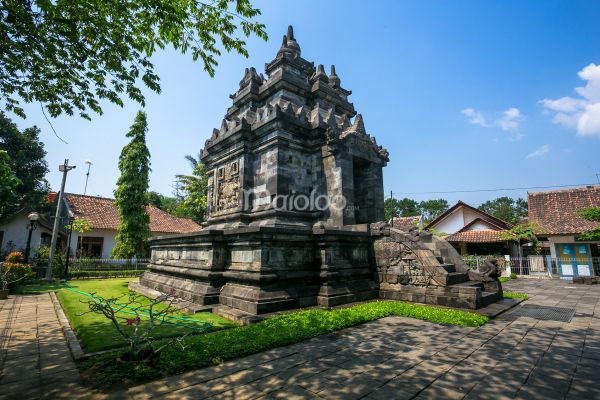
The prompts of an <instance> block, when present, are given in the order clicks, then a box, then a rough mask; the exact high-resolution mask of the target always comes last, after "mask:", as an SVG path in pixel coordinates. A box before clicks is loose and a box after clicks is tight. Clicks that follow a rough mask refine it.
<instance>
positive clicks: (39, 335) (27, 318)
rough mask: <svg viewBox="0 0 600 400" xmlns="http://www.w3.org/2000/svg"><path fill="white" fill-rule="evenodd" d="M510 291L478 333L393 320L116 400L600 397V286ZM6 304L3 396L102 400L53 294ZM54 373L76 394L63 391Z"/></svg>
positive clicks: (516, 284) (529, 285)
mask: <svg viewBox="0 0 600 400" xmlns="http://www.w3.org/2000/svg"><path fill="white" fill-rule="evenodd" d="M505 288H506V289H508V290H512V291H519V292H525V293H528V294H530V295H531V298H530V300H528V301H526V302H524V303H522V305H521V306H519V307H517V308H516V309H514V310H512V311H510V312H509V313H507V314H505V315H503V316H501V317H500V318H498V319H496V320H493V321H491V322H490V323H488V324H486V325H485V326H484V327H482V328H479V329H474V328H464V327H452V326H443V325H439V324H433V323H428V322H423V321H418V320H413V319H408V318H398V317H389V318H384V319H381V320H379V321H374V322H371V323H367V324H364V325H361V326H358V327H354V328H349V329H346V330H343V331H340V332H336V333H333V334H330V335H325V336H321V337H318V338H315V339H312V340H309V341H306V342H303V343H298V344H295V345H291V346H287V347H282V348H278V349H274V350H271V351H267V352H263V353H260V354H256V355H253V356H250V357H246V358H243V359H240V360H236V361H232V362H227V363H224V364H222V365H220V366H217V367H211V368H205V369H201V370H197V371H192V372H188V373H185V374H182V375H177V376H173V377H169V378H166V379H162V380H158V381H155V382H152V383H148V384H144V385H140V386H137V387H133V388H131V389H129V390H128V391H123V392H118V393H113V394H112V396H111V397H114V398H127V399H146V398H166V399H188V398H189V399H236V400H237V399H281V398H285V399H286V400H291V399H359V398H364V399H386V400H388V399H410V398H418V399H462V398H466V399H499V400H502V399H512V398H518V399H562V398H567V399H580V398H585V399H593V398H599V399H600V385H598V384H597V376H598V371H600V319H599V317H600V308H599V307H600V306H598V304H599V302H600V285H595V286H584V285H573V284H570V283H568V282H563V281H537V280H525V279H519V280H516V281H512V282H510V283H508V284H506V285H505ZM0 307H1V308H0V328H2V327H4V326H5V325H6V323H7V321H8V322H9V323H11V322H10V321H12V323H11V326H10V327H9V331H10V334H9V335H8V336H9V337H10V342H9V344H8V356H7V358H6V362H5V364H4V370H3V372H2V375H3V376H2V378H1V379H0V397H1V396H2V395H3V394H4V396H5V397H21V398H31V397H37V396H41V395H42V394H43V395H46V396H47V397H55V396H54V393H56V394H63V395H66V396H65V397H71V398H72V397H75V396H74V395H76V394H79V395H80V397H83V398H85V397H92V395H91V394H90V393H89V392H88V394H86V393H85V391H82V389H81V388H80V386H79V385H78V378H77V372H76V371H75V370H74V365H73V363H72V361H71V360H70V358H69V357H68V350H67V348H66V345H65V344H64V343H65V342H64V337H63V335H62V332H61V331H60V328H59V326H58V322H57V319H56V316H55V313H54V310H53V309H52V305H51V303H50V300H49V297H47V295H41V296H28V297H19V298H17V299H11V300H9V301H7V302H4V304H2V303H1V302H0ZM33 315H35V318H33ZM528 315H529V316H528ZM566 321H568V322H566ZM36 327H37V328H36ZM5 336H7V335H5ZM0 343H1V342H0ZM50 351H52V352H54V353H55V354H53V355H52V356H51V357H47V356H46V355H45V354H47V352H50ZM17 360H18V361H17ZM57 361H58V363H57ZM49 362H52V364H49ZM50 365H54V369H53V368H52V367H50ZM65 371H66V372H65ZM4 372H7V374H6V375H5V374H4ZM52 374H54V376H56V377H58V376H62V375H64V377H65V378H66V381H65V383H66V384H72V387H68V386H65V385H64V384H61V385H58V386H60V391H59V392H52V391H51V390H52V388H53V387H54V388H55V389H56V387H57V386H53V385H56V380H55V379H53V378H52V376H53V375H52ZM26 382H28V383H26ZM36 383H37V385H38V386H35V385H36ZM11 385H12V386H11ZM40 388H43V389H40ZM26 391H27V392H26Z"/></svg>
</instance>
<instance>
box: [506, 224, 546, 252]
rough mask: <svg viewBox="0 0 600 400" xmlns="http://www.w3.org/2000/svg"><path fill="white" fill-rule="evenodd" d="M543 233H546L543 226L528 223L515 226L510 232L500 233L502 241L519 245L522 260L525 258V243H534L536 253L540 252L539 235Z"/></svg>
mask: <svg viewBox="0 0 600 400" xmlns="http://www.w3.org/2000/svg"><path fill="white" fill-rule="evenodd" d="M541 233H544V230H543V228H542V227H541V226H539V225H538V224H536V223H535V222H527V223H525V224H518V225H515V226H513V227H512V228H511V229H509V230H506V231H502V232H500V239H503V240H508V241H512V242H517V243H518V245H519V246H518V248H519V258H521V257H523V248H522V247H521V244H522V243H523V241H530V242H532V243H533V247H534V249H535V250H536V252H538V251H539V246H538V239H537V235H538V234H541Z"/></svg>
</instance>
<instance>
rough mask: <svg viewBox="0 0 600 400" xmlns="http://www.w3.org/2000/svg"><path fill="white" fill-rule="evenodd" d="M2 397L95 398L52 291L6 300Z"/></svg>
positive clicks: (0, 309)
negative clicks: (85, 384) (68, 340)
mask: <svg viewBox="0 0 600 400" xmlns="http://www.w3.org/2000/svg"><path fill="white" fill-rule="evenodd" d="M0 315H1V316H2V318H3V319H2V320H0V321H1V322H0V329H2V337H3V338H5V340H3V341H0V345H2V344H4V345H3V347H1V350H2V352H1V353H0V399H46V398H47V399H56V398H68V399H77V398H89V396H90V392H89V390H87V389H86V388H85V387H83V386H82V385H81V382H80V378H79V372H78V371H77V368H76V365H75V363H74V361H73V359H72V357H71V353H70V352H69V349H68V347H67V343H66V341H65V337H64V335H63V334H62V330H61V328H60V324H59V322H58V318H57V315H56V312H55V310H54V306H53V304H52V301H51V299H50V295H49V294H40V295H34V296H10V297H9V299H8V300H0Z"/></svg>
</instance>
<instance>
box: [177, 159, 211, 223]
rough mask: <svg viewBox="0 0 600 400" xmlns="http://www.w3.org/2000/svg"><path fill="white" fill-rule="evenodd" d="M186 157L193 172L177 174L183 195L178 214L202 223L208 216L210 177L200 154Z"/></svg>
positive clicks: (181, 194)
mask: <svg viewBox="0 0 600 400" xmlns="http://www.w3.org/2000/svg"><path fill="white" fill-rule="evenodd" d="M185 159H186V160H188V162H189V163H190V166H191V167H192V174H191V175H177V176H176V178H177V185H178V187H179V190H180V196H181V204H180V205H179V207H178V214H179V215H180V216H184V217H188V218H191V219H193V220H194V221H195V222H197V223H200V222H202V221H204V218H205V216H206V205H207V202H206V201H207V199H206V195H207V190H208V177H207V176H206V169H205V167H204V164H202V162H200V154H198V157H197V158H195V157H194V156H192V155H189V154H188V155H186V156H185Z"/></svg>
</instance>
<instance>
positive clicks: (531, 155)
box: [525, 144, 550, 158]
mask: <svg viewBox="0 0 600 400" xmlns="http://www.w3.org/2000/svg"><path fill="white" fill-rule="evenodd" d="M549 152H550V145H549V144H545V145H543V146H541V147H539V148H537V149H535V150H534V151H532V152H531V153H529V154H527V156H526V157H525V158H536V157H542V156H543V155H546V154H548V153H549Z"/></svg>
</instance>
